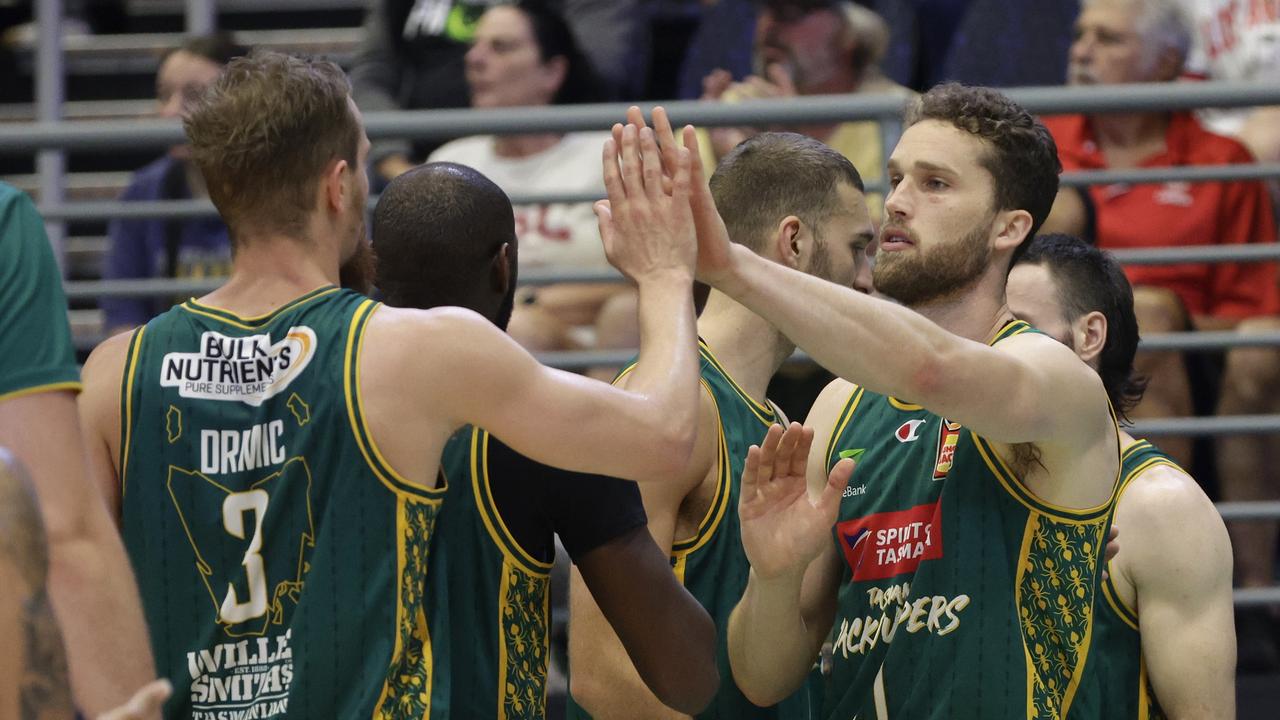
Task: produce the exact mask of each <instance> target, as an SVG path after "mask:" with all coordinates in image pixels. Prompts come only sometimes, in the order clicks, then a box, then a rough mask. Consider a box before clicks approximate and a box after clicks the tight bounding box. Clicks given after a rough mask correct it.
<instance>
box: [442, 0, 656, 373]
mask: <svg viewBox="0 0 1280 720" xmlns="http://www.w3.org/2000/svg"><path fill="white" fill-rule="evenodd" d="M466 79H467V85H468V87H469V89H470V93H471V105H472V107H477V108H505V107H526V106H537V105H552V104H563V103H574V102H586V101H591V100H596V99H598V98H599V97H600V91H599V81H598V80H597V78H596V76H595V73H594V72H593V70H592V68H591V65H590V64H589V63H588V62H587V60H586V58H584V57H583V55H582V53H581V52H580V51H579V50H578V46H577V43H576V42H575V39H574V36H573V34H572V33H571V32H570V29H569V26H568V25H567V24H566V22H565V20H564V19H563V18H562V17H561V16H560V15H559V14H558V13H556V12H555V11H554V10H553V9H552V8H551V7H550V5H549V4H547V3H544V2H538V1H536V0H522V1H521V2H517V3H514V4H509V5H497V6H495V7H493V8H492V9H490V10H489V11H488V12H486V13H485V14H484V15H483V16H482V17H481V18H480V21H479V22H478V23H477V24H476V28H475V39H474V41H473V42H472V45H471V49H470V50H468V51H467V55H466ZM608 137H609V134H608V133H607V132H593V133H567V134H560V133H535V134H528V135H504V136H494V135H474V136H471V137H465V138H461V139H458V140H454V141H452V142H449V143H446V144H445V145H443V146H442V147H441V148H440V149H438V150H436V151H435V152H434V153H432V154H431V157H430V158H429V160H430V161H432V162H453V163H458V164H460V165H467V166H469V167H472V168H475V169H476V170H479V171H480V172H481V173H483V174H485V175H487V176H488V177H489V178H490V179H492V180H493V182H494V183H495V184H497V185H498V187H500V188H502V190H503V191H504V192H506V193H508V194H509V195H527V194H531V193H599V194H600V196H601V197H603V196H604V178H603V176H602V174H601V166H600V148H601V147H602V146H603V144H604V141H605V140H606V139H607V138H608ZM515 219H516V235H517V236H518V238H519V240H520V254H519V263H520V271H521V272H522V273H523V272H526V271H528V270H532V269H545V268H575V269H592V270H594V269H601V270H602V269H606V268H607V267H608V263H607V261H606V260H605V256H604V248H603V246H602V245H601V243H600V234H599V229H598V226H597V222H596V217H595V213H594V212H593V210H592V207H591V203H590V202H581V203H551V204H538V205H516V206H515ZM634 310H635V295H634V292H633V291H631V290H630V289H629V288H627V287H625V286H622V285H619V284H616V283H607V284H560V285H552V286H548V287H542V288H538V289H536V290H532V289H529V288H523V289H521V291H520V293H519V294H518V296H517V303H516V310H515V314H514V315H513V316H512V319H511V324H510V328H509V330H510V333H511V335H512V336H513V337H515V338H516V340H517V341H519V342H520V343H521V344H522V345H524V346H525V347H526V348H528V349H530V350H565V349H571V348H576V347H589V346H593V345H594V346H603V347H618V348H633V347H636V343H637V342H638V340H639V335H638V332H639V331H638V328H636V320H635V312H634ZM579 328H580V329H581V330H578V329H579ZM592 331H594V333H593V332H592ZM593 334H594V336H595V337H594V338H593V337H592V335H593Z"/></svg>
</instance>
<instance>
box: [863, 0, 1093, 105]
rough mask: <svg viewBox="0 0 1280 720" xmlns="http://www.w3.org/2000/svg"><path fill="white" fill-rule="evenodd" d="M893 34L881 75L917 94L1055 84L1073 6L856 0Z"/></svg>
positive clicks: (1022, 1) (1044, 1)
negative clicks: (945, 88)
mask: <svg viewBox="0 0 1280 720" xmlns="http://www.w3.org/2000/svg"><path fill="white" fill-rule="evenodd" d="M859 1H860V2H862V4H864V5H867V6H868V7H870V8H871V9H873V10H875V11H876V12H877V13H879V14H880V15H881V16H882V17H883V18H884V19H885V21H886V22H887V23H888V24H889V27H890V28H891V29H892V32H891V37H890V41H889V52H888V55H887V56H886V58H885V61H884V70H885V74H887V75H888V76H889V77H891V78H893V79H894V80H896V81H897V82H900V83H902V84H903V85H906V86H907V87H911V88H914V89H916V90H921V91H923V90H927V89H929V88H930V87H932V86H934V85H936V84H937V83H940V82H944V81H955V82H962V83H966V84H969V85H989V86H995V87H1013V86H1022V85H1057V84H1058V83H1060V82H1061V81H1062V77H1063V74H1064V72H1065V70H1066V52H1067V48H1068V47H1069V46H1070V45H1071V22H1072V21H1073V20H1074V19H1075V17H1076V14H1077V13H1078V12H1079V11H1080V4H1079V2H1077V0H859Z"/></svg>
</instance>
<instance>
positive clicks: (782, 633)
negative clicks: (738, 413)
mask: <svg viewBox="0 0 1280 720" xmlns="http://www.w3.org/2000/svg"><path fill="white" fill-rule="evenodd" d="M851 390H852V386H851V385H850V384H849V383H847V382H845V381H843V380H836V381H834V382H832V383H831V384H830V385H828V386H827V387H826V389H825V390H823V391H822V394H820V395H819V396H818V399H817V400H816V401H814V404H813V409H812V410H810V412H809V417H808V418H807V420H806V424H807V425H808V426H810V427H812V428H814V429H815V434H814V437H815V439H814V441H813V444H812V446H811V448H810V451H809V455H808V462H807V468H806V478H807V481H808V486H809V492H810V494H816V493H818V492H821V491H822V490H823V489H824V488H825V486H826V485H827V480H828V477H827V472H826V467H827V458H826V449H827V441H828V439H829V438H830V436H831V434H832V432H833V431H834V430H835V424H836V421H837V419H838V417H839V415H840V411H841V410H842V409H843V408H844V403H845V402H846V401H847V400H848V399H849V394H850V392H851ZM743 525H744V528H743V529H744V545H745V544H746V541H747V538H746V533H747V530H748V528H747V523H746V520H745V518H744V523H743ZM819 530H820V529H819ZM826 535H827V539H826V542H825V545H824V547H823V550H822V551H821V553H820V554H819V555H818V556H817V558H816V559H814V560H812V561H811V562H799V563H792V564H791V566H790V568H789V569H787V570H786V571H783V572H779V573H776V574H775V573H770V574H769V575H770V576H769V577H765V576H764V575H762V574H761V573H758V572H757V568H756V567H755V563H756V560H755V558H753V566H752V569H751V574H750V577H749V579H748V580H747V588H746V591H745V592H744V593H743V595H742V600H741V601H739V602H738V606H737V607H736V608H734V611H733V614H732V615H731V616H730V617H729V640H728V642H729V664H730V666H731V667H732V669H733V679H734V682H736V683H737V684H738V687H739V688H740V689H741V690H742V693H743V694H744V695H746V696H747V698H748V699H749V700H751V702H753V703H755V704H757V705H761V706H768V705H773V704H776V703H778V702H779V701H781V700H782V699H783V698H786V697H787V696H788V695H790V694H791V693H792V692H795V690H796V688H798V687H800V685H801V684H802V683H803V682H804V678H805V676H806V675H807V674H808V672H809V670H810V668H812V666H813V662H814V660H815V659H816V658H817V657H818V652H819V651H820V650H821V648H822V642H823V640H825V639H826V635H827V633H828V632H829V631H830V629H831V623H832V618H833V617H834V612H835V597H836V592H837V589H838V588H839V579H840V577H839V573H838V572H837V569H838V562H839V556H838V554H837V551H836V546H835V543H833V542H831V541H830V539H829V535H830V528H829V527H828V528H827V529H826ZM815 539H817V538H815ZM775 542H776V541H775ZM749 555H750V551H749Z"/></svg>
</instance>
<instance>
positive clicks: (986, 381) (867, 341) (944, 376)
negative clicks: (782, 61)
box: [628, 108, 1110, 448]
mask: <svg viewBox="0 0 1280 720" xmlns="http://www.w3.org/2000/svg"><path fill="white" fill-rule="evenodd" d="M628 119H629V120H630V121H631V123H632V124H640V123H643V121H644V119H643V116H642V115H640V113H639V111H638V110H635V111H633V112H632V113H629V114H628ZM653 120H654V130H655V133H656V135H657V137H658V141H659V143H660V144H661V146H662V147H663V148H664V151H665V152H664V154H663V168H664V171H665V172H667V174H670V173H671V168H673V167H675V164H674V163H675V158H676V155H675V148H676V147H677V146H678V145H679V143H677V142H676V139H675V134H674V131H673V130H672V128H671V124H670V121H669V120H668V118H667V115H666V112H665V111H663V110H662V109H661V108H655V109H654V112H653ZM683 142H684V146H685V147H686V148H689V149H692V150H693V153H692V154H691V158H692V166H691V168H690V193H689V203H690V207H691V211H692V213H693V221H694V224H695V226H696V227H697V234H698V265H697V269H698V276H699V277H698V279H699V280H702V281H704V282H707V283H709V284H711V285H712V286H714V287H715V288H716V289H718V290H720V291H721V292H724V293H725V294H726V295H728V296H730V297H732V298H733V299H734V300H737V301H738V302H740V303H742V304H743V305H745V306H747V307H748V308H750V309H751V310H752V311H753V312H755V313H757V314H758V315H760V316H761V317H763V318H765V319H766V320H768V321H769V322H770V323H772V324H773V325H774V326H775V327H777V328H778V329H779V330H781V331H782V332H783V333H785V334H786V335H787V337H789V338H790V339H791V340H792V341H794V342H795V343H796V345H798V346H799V347H800V348H801V349H803V350H805V351H806V352H808V353H809V354H810V355H812V356H813V358H814V360H816V361H817V362H818V364H820V365H822V366H823V367H825V368H827V369H828V370H830V371H831V372H833V373H835V374H836V375H838V376H840V377H842V378H847V379H849V380H852V381H855V382H857V383H858V384H859V385H862V386H864V387H866V388H867V389H868V390H871V391H872V392H876V393H880V394H884V395H892V396H894V397H901V398H910V399H911V401H912V402H917V403H921V404H923V405H925V406H927V407H928V408H929V409H930V410H932V411H934V412H936V413H938V414H940V415H943V416H945V417H949V418H953V419H955V420H956V421H958V422H962V423H963V424H964V425H965V426H967V427H969V428H971V429H972V430H973V431H974V432H977V433H978V434H980V435H982V436H984V437H986V438H988V439H990V440H995V441H997V442H1003V443H1022V442H1035V441H1043V440H1046V439H1053V441H1055V442H1061V443H1063V444H1064V445H1066V446H1069V447H1072V448H1078V447H1081V446H1086V445H1089V444H1092V443H1094V442H1097V440H1098V438H1099V437H1100V436H1101V435H1103V434H1105V433H1109V432H1110V428H1109V427H1108V426H1107V425H1106V423H1104V422H1102V420H1103V419H1104V418H1105V417H1106V415H1107V410H1106V400H1105V397H1106V395H1105V392H1104V391H1103V388H1102V383H1101V380H1099V379H1098V377H1097V375H1096V373H1093V372H1091V371H1090V370H1089V368H1088V367H1087V366H1084V365H1083V364H1082V363H1080V361H1079V358H1077V357H1075V355H1074V353H1072V352H1071V351H1070V350H1068V349H1066V348H1065V347H1062V346H1061V344H1060V343H1055V342H1052V341H1050V340H1049V339H1048V338H1041V337H1024V338H1014V339H1012V340H1010V341H1006V342H1002V343H1000V345H999V346H998V347H991V346H988V345H986V344H984V343H982V342H974V341H971V340H967V339H965V338H962V337H959V336H957V335H955V334H954V333H951V332H948V331H946V330H944V329H943V328H941V327H939V326H938V325H937V324H935V323H934V322H933V321H931V320H928V319H926V318H925V317H923V316H922V315H920V314H919V313H917V312H915V311H913V310H910V309H908V308H905V307H902V306H900V305H897V304H895V303H892V302H888V301H886V300H881V299H879V298H875V297H872V296H870V295H867V294H865V293H861V292H857V291H856V290H853V289H852V288H848V287H843V286H840V285H836V284H835V283H831V282H827V281H825V280H822V279H820V278H817V277H814V276H812V275H807V274H805V273H803V272H800V271H797V270H793V269H791V268H788V267H785V266H783V265H780V264H778V263H774V262H770V261H768V260H767V259H765V258H763V257H761V256H759V255H756V254H755V253H753V252H751V251H750V250H748V249H747V248H746V247H744V246H742V245H739V244H735V243H731V242H730V240H729V235H728V231H727V230H726V229H725V225H724V222H723V221H722V220H721V218H720V215H719V213H718V211H717V210H716V206H715V200H714V198H712V196H711V190H710V188H709V186H708V184H707V176H706V172H705V170H704V169H703V167H702V163H701V162H700V160H699V155H698V152H697V148H698V139H697V136H696V133H694V132H693V129H692V128H691V127H685V128H684V131H683ZM994 329H995V328H993V330H994ZM850 348H856V349H857V351H856V352H850ZM1081 388H1087V389H1088V390H1087V391H1082V390H1081Z"/></svg>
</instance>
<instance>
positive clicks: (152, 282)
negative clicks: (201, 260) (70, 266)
mask: <svg viewBox="0 0 1280 720" xmlns="http://www.w3.org/2000/svg"><path fill="white" fill-rule="evenodd" d="M224 282H226V278H201V279H199V280H193V279H191V278H182V279H173V278H147V279H138V280H70V281H67V282H64V283H63V284H62V288H63V291H64V292H65V294H66V296H67V299H68V300H93V299H96V298H105V297H166V296H167V297H183V296H193V297H197V296H200V295H204V294H206V293H209V292H212V291H214V290H216V289H217V288H218V287H220V286H221V285H222V284H223V283H224Z"/></svg>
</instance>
